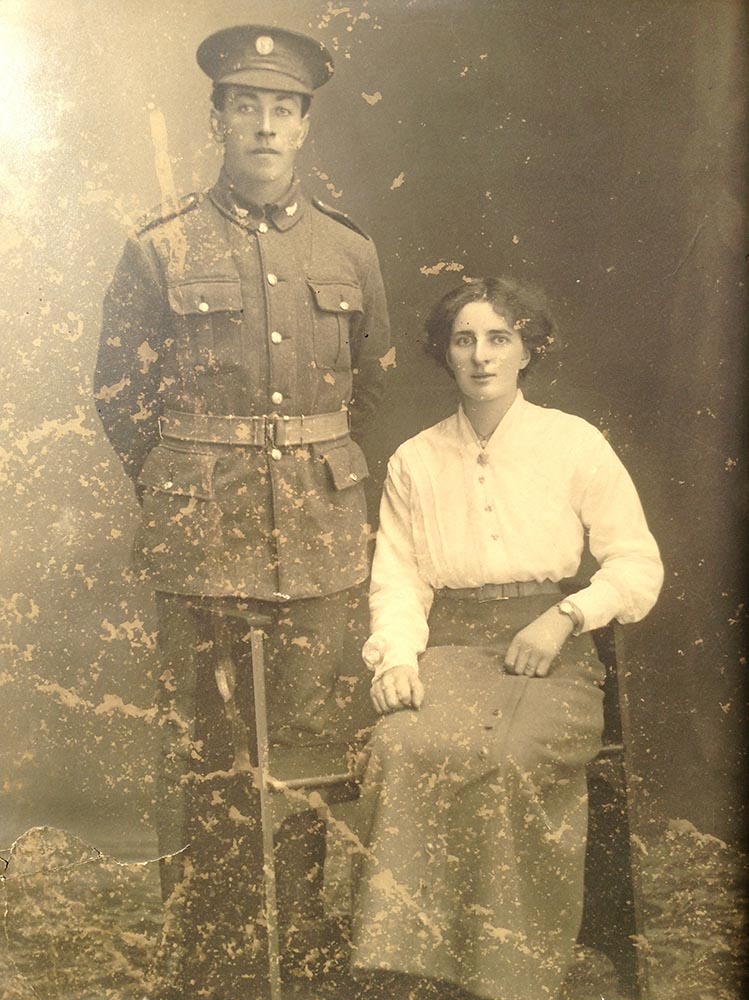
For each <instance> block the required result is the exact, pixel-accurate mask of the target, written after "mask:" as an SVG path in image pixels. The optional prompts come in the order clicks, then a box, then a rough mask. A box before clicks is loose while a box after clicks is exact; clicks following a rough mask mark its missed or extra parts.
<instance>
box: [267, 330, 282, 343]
mask: <svg viewBox="0 0 749 1000" xmlns="http://www.w3.org/2000/svg"><path fill="white" fill-rule="evenodd" d="M270 339H271V340H272V341H273V343H274V344H280V343H281V341H282V340H283V337H282V336H281V334H280V333H279V332H278V330H274V331H273V333H272V334H271V335H270Z"/></svg>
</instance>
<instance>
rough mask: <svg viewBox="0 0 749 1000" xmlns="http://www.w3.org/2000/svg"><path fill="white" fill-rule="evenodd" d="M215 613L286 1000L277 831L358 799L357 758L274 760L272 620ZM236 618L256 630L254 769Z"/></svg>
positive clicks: (275, 994) (300, 754)
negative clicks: (254, 795)
mask: <svg viewBox="0 0 749 1000" xmlns="http://www.w3.org/2000/svg"><path fill="white" fill-rule="evenodd" d="M212 614H213V617H214V622H215V625H214V642H215V645H216V683H217V684H218V688H219V692H220V693H221V697H222V698H223V701H224V706H225V710H226V714H227V718H228V720H229V722H230V724H231V729H232V739H233V743H234V763H233V770H234V771H236V772H240V773H241V772H244V773H247V775H248V778H250V779H251V780H252V781H253V782H254V784H255V786H256V787H257V789H258V791H259V794H260V819H261V827H262V833H263V888H264V895H265V919H266V926H267V929H268V977H269V985H270V996H271V1000H282V984H281V965H280V958H281V953H280V944H279V912H278V902H277V898H276V864H275V851H274V836H275V831H276V829H277V828H278V826H279V825H280V824H281V823H282V822H283V820H284V819H286V817H287V816H290V815H292V814H294V813H296V812H300V811H304V810H308V809H317V810H318V811H320V812H322V813H323V814H324V815H327V810H328V807H329V806H330V805H332V804H334V803H335V802H342V801H348V800H351V799H355V798H358V795H359V786H358V784H357V782H356V779H355V777H354V773H353V766H354V759H353V756H352V755H351V754H350V753H349V752H348V750H349V747H348V744H346V743H339V744H332V745H323V746H320V747H314V748H310V747H305V748H293V747H290V748H280V747H276V748H273V749H274V752H273V754H272V756H271V746H270V740H269V736H268V714H267V702H266V688H265V659H264V655H263V627H264V626H265V625H268V624H269V623H270V622H269V619H267V618H264V617H262V616H259V615H254V614H248V613H245V612H243V611H242V610H241V609H240V608H239V607H236V608H230V609H224V610H223V611H216V610H213V612H212ZM230 618H240V619H241V620H242V621H243V623H244V624H245V625H247V626H249V629H250V655H251V662H252V685H253V697H254V707H255V728H256V741H257V742H256V747H255V748H254V749H255V751H256V754H257V756H256V759H257V761H258V766H257V767H254V766H253V764H252V761H251V753H250V748H249V744H248V734H247V730H246V728H245V725H244V723H243V721H242V719H241V717H240V714H239V709H238V707H237V705H236V702H235V700H234V694H235V690H236V673H235V664H234V659H233V655H232V652H233V651H232V635H231V624H230V622H229V621H228V619H230Z"/></svg>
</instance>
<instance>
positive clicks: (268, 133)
mask: <svg viewBox="0 0 749 1000" xmlns="http://www.w3.org/2000/svg"><path fill="white" fill-rule="evenodd" d="M213 120H214V128H215V129H216V132H217V134H218V135H220V136H221V138H222V141H223V142H224V166H225V168H226V171H227V173H228V174H229V176H230V177H231V179H232V180H233V181H234V182H235V183H236V184H242V183H244V184H246V185H248V186H249V187H251V188H252V187H255V186H258V185H261V186H263V187H267V186H268V185H270V186H272V187H275V186H276V185H278V188H279V192H278V196H280V194H282V193H283V191H284V190H285V189H286V188H287V187H288V185H289V184H290V183H291V178H292V176H293V173H294V160H295V159H296V154H297V152H298V151H299V150H300V149H301V147H302V144H303V143H304V140H305V139H306V137H307V131H308V129H309V118H308V117H306V116H305V117H302V97H301V95H300V94H291V93H287V92H279V93H276V92H274V91H272V90H256V89H254V88H250V87H234V86H232V87H229V88H228V90H227V93H226V99H225V103H224V108H223V110H222V111H215V112H214V113H213Z"/></svg>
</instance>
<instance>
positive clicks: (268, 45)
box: [255, 35, 273, 56]
mask: <svg viewBox="0 0 749 1000" xmlns="http://www.w3.org/2000/svg"><path fill="white" fill-rule="evenodd" d="M255 49H256V50H257V51H258V52H259V53H260V55H261V56H269V55H270V54H271V52H272V51H273V39H272V38H271V37H270V35H259V36H258V37H257V38H256V39H255Z"/></svg>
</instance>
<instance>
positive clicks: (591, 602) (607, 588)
mask: <svg viewBox="0 0 749 1000" xmlns="http://www.w3.org/2000/svg"><path fill="white" fill-rule="evenodd" d="M568 599H569V600H570V601H571V602H572V603H573V604H574V605H575V607H576V608H578V610H579V611H580V613H581V614H582V616H583V618H584V624H583V627H582V629H581V632H590V631H592V630H593V629H597V628H603V626H604V625H608V623H609V622H610V621H611V620H612V619H613V618H616V617H619V618H620V620H621V621H624V620H631V619H628V618H626V617H625V616H624V613H623V608H622V606H623V604H624V602H623V600H622V595H621V594H620V593H619V591H618V590H617V589H616V587H614V586H612V585H611V584H610V583H608V581H606V580H596V581H594V582H593V583H591V584H590V585H589V586H588V587H585V589H584V590H578V591H577V593H575V594H569V595H568Z"/></svg>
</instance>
